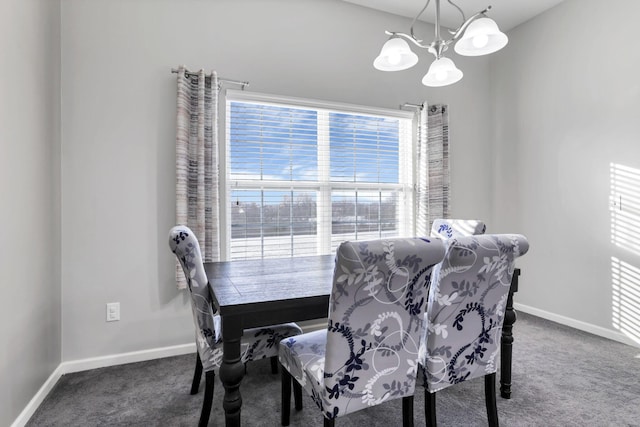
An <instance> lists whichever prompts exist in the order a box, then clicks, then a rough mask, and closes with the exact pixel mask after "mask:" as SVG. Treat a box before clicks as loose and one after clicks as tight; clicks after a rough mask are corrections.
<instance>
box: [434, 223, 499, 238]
mask: <svg viewBox="0 0 640 427" xmlns="http://www.w3.org/2000/svg"><path fill="white" fill-rule="evenodd" d="M486 229H487V227H486V226H485V224H484V222H482V221H480V220H478V219H442V218H438V219H434V220H433V224H431V237H436V236H437V237H442V238H443V239H450V238H452V237H458V236H473V235H477V234H484V232H485V230H486Z"/></svg>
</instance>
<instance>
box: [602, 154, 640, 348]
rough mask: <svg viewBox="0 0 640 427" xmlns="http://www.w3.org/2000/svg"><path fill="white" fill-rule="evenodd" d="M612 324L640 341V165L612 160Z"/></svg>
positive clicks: (635, 340) (637, 341)
mask: <svg viewBox="0 0 640 427" xmlns="http://www.w3.org/2000/svg"><path fill="white" fill-rule="evenodd" d="M610 179H611V193H610V204H609V205H610V210H611V242H612V243H613V244H614V245H615V246H616V247H618V248H620V249H622V251H621V253H620V257H624V259H621V258H619V257H611V285H612V319H611V321H612V325H613V327H614V328H615V329H617V330H619V331H620V332H622V333H623V334H624V335H626V336H627V337H629V338H631V339H632V340H633V341H634V342H636V343H638V344H640V169H636V168H632V167H629V166H624V165H620V164H617V163H611V173H610Z"/></svg>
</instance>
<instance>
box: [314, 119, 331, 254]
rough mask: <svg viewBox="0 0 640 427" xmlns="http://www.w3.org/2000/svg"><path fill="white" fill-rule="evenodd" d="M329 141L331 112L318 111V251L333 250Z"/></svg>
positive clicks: (326, 251) (324, 252)
mask: <svg viewBox="0 0 640 427" xmlns="http://www.w3.org/2000/svg"><path fill="white" fill-rule="evenodd" d="M329 144H330V141H329V113H328V112H327V111H318V181H319V184H320V191H319V194H318V203H317V224H318V227H317V230H318V231H317V236H318V253H320V254H328V253H329V252H330V251H331V184H330V183H331V172H330V165H331V150H330V145H329Z"/></svg>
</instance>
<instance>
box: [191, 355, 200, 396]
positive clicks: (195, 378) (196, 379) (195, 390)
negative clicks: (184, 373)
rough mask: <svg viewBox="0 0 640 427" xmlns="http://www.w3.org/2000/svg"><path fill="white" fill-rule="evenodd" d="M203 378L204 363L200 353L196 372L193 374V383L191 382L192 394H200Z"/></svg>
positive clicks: (197, 356) (197, 357)
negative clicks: (201, 379)
mask: <svg viewBox="0 0 640 427" xmlns="http://www.w3.org/2000/svg"><path fill="white" fill-rule="evenodd" d="M201 377H202V361H201V360H200V353H198V352H196V371H195V372H194V373H193V381H192V382H191V394H197V393H198V388H199V387H200V378H201Z"/></svg>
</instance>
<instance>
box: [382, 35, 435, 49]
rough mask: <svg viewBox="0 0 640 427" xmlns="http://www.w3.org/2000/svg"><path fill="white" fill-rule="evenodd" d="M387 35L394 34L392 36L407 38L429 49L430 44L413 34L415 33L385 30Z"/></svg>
mask: <svg viewBox="0 0 640 427" xmlns="http://www.w3.org/2000/svg"><path fill="white" fill-rule="evenodd" d="M384 33H385V34H386V35H388V36H392V37H402V38H403V39H407V40H409V41H410V42H411V43H413V44H415V45H416V46H418V47H421V48H423V49H427V48H428V47H429V46H428V45H424V44H422V42H423V40H419V39H417V38H415V37H414V36H413V34H406V33H398V32H396V31H385V32H384Z"/></svg>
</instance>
